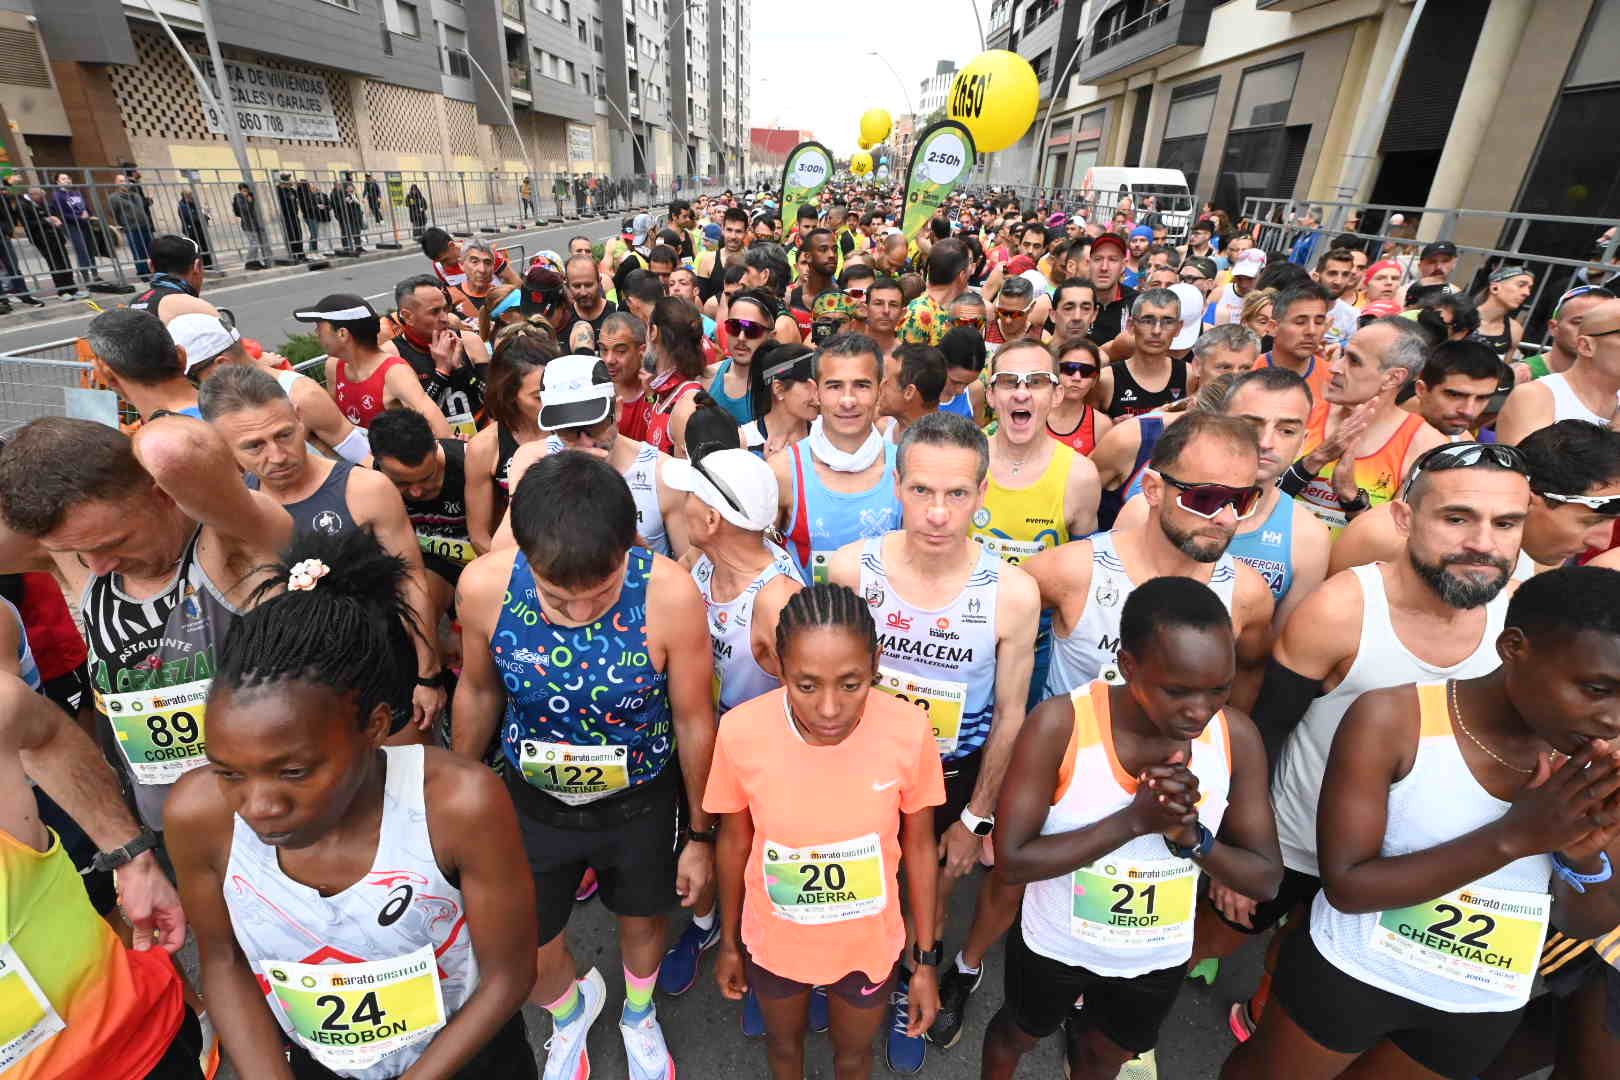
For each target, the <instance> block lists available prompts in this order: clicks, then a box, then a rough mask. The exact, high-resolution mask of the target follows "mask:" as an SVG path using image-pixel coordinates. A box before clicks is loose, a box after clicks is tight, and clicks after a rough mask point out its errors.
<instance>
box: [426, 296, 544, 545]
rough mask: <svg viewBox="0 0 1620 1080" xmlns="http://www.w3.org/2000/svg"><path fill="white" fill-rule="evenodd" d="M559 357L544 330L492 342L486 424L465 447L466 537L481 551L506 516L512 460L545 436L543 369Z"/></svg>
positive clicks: (523, 330)
mask: <svg viewBox="0 0 1620 1080" xmlns="http://www.w3.org/2000/svg"><path fill="white" fill-rule="evenodd" d="M560 355H562V350H561V349H559V348H558V347H557V339H556V338H554V337H552V335H551V332H550V331H549V330H547V329H545V328H544V327H539V326H532V325H526V326H515V327H512V328H510V329H508V330H504V331H502V332H501V334H500V336H499V337H497V338H496V339H495V349H494V353H493V355H492V356H491V357H490V364H489V391H488V393H487V394H486V395H485V397H484V412H485V414H486V415H487V416H488V417H489V420H490V422H489V424H488V425H486V426H485V427H484V429H483V430H481V431H480V432H479V433H478V434H477V435H475V436H473V439H472V441H471V442H469V443H468V444H467V466H466V467H467V535H468V537H470V538H471V540H472V542H473V546H474V547H475V548H478V549H479V550H482V551H488V550H489V549H490V545H491V544H492V542H493V541H494V538H495V528H496V526H497V525H499V524H500V521H501V516H502V515H503V514H505V513H506V503H507V498H508V495H509V493H510V490H511V489H510V486H509V485H508V483H507V470H508V468H510V466H511V461H512V455H513V454H516V453H517V451H518V447H520V446H523V445H525V444H527V443H531V442H534V441H536V440H537V439H540V438H541V437H542V436H543V435H544V432H542V431H541V430H540V383H541V379H542V378H543V377H544V375H545V367H546V364H547V363H549V362H550V361H552V360H554V359H556V358H557V357H558V356H560ZM435 434H437V433H435Z"/></svg>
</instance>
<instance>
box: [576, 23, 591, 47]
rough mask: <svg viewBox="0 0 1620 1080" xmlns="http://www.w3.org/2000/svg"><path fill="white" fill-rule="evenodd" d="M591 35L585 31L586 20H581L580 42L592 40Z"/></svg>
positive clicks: (584, 42)
mask: <svg viewBox="0 0 1620 1080" xmlns="http://www.w3.org/2000/svg"><path fill="white" fill-rule="evenodd" d="M590 40H591V39H590V35H588V34H587V33H586V32H585V20H584V19H580V20H579V43H580V44H581V45H584V44H586V43H588V42H589V41H590Z"/></svg>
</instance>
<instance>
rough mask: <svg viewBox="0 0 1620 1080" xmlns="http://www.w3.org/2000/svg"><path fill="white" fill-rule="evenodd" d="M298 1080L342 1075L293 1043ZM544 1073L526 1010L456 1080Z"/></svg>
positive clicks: (526, 1078) (528, 1078)
mask: <svg viewBox="0 0 1620 1080" xmlns="http://www.w3.org/2000/svg"><path fill="white" fill-rule="evenodd" d="M287 1063H288V1064H289V1065H291V1066H292V1074H293V1077H294V1080H339V1078H340V1074H338V1073H335V1072H333V1071H332V1070H331V1069H328V1068H327V1067H326V1066H325V1065H322V1064H321V1063H320V1062H318V1061H316V1060H315V1059H314V1058H312V1057H310V1056H309V1051H308V1050H305V1049H304V1048H303V1047H302V1046H299V1045H297V1044H296V1043H295V1044H293V1046H292V1048H291V1049H290V1050H288V1052H287ZM539 1075H540V1072H539V1069H538V1068H537V1067H536V1066H535V1063H534V1051H533V1050H532V1049H531V1048H530V1047H529V1031H528V1028H527V1027H526V1026H525V1025H524V1023H523V1010H521V1009H519V1010H518V1011H517V1012H515V1013H513V1014H512V1019H510V1020H508V1021H507V1022H506V1026H505V1027H503V1028H501V1030H499V1031H497V1032H496V1033H495V1037H494V1038H493V1039H491V1040H489V1042H487V1043H485V1044H484V1047H483V1049H482V1050H479V1051H478V1053H476V1054H474V1055H473V1056H472V1057H471V1058H469V1059H468V1060H467V1064H465V1065H463V1066H462V1067H461V1068H459V1069H457V1070H456V1071H455V1073H454V1076H455V1080H495V1078H496V1077H499V1078H500V1080H507V1078H508V1077H510V1078H511V1080H537V1078H538V1077H539Z"/></svg>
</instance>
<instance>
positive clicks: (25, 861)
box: [0, 675, 218, 1080]
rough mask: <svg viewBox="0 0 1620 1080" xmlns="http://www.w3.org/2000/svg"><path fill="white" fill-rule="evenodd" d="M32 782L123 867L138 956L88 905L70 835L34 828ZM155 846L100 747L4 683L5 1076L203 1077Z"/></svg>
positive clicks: (0, 1029)
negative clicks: (67, 842)
mask: <svg viewBox="0 0 1620 1080" xmlns="http://www.w3.org/2000/svg"><path fill="white" fill-rule="evenodd" d="M24 754H26V755H27V763H26V767H27V770H28V771H27V772H25V771H24V760H23V755H24ZM31 779H32V780H37V781H38V782H39V784H40V785H41V787H42V788H43V790H44V791H45V792H47V793H49V794H50V795H52V796H54V798H55V799H57V800H59V801H60V803H61V804H62V806H63V807H64V809H65V810H66V811H67V813H68V814H70V815H71V816H72V819H73V820H74V821H77V822H80V823H82V825H83V826H84V828H85V830H86V831H87V832H89V833H90V835H91V836H92V837H93V838H94V841H93V842H94V843H96V844H99V845H100V846H101V848H102V849H103V853H102V854H98V855H97V856H96V860H97V863H98V864H100V865H102V866H109V867H113V868H115V869H114V870H113V873H114V874H115V875H116V877H117V883H118V898H119V902H120V905H121V906H122V908H123V912H124V916H125V917H126V918H127V919H128V920H129V921H130V923H131V925H132V926H133V927H134V931H133V932H134V938H135V944H134V947H133V948H129V947H127V946H125V945H124V943H123V942H121V941H119V940H118V937H117V936H116V935H115V934H114V933H113V930H112V928H111V927H110V926H108V925H107V923H106V922H104V921H103V920H102V919H101V918H100V917H99V916H98V915H97V914H96V911H95V909H94V908H92V907H91V905H90V901H89V898H88V897H87V896H86V894H85V888H84V885H83V884H82V883H81V882H82V881H83V879H82V878H80V877H79V874H78V872H77V871H76V870H75V869H74V867H73V864H72V862H70V861H69V859H68V854H67V851H66V848H65V847H64V845H63V841H62V839H61V837H59V836H57V835H56V834H55V833H54V832H53V831H52V830H51V829H49V828H47V827H46V826H45V825H44V824H43V823H42V822H41V821H40V820H39V811H38V808H37V807H36V804H35V801H34V794H33V791H32V790H31V789H30V786H29V783H30V780H31ZM153 846H154V844H153V837H152V834H151V833H149V832H146V831H145V830H144V829H142V828H141V827H140V826H139V824H138V823H137V822H136V821H135V819H134V817H133V816H132V815H131V814H130V812H129V810H128V809H127V808H126V806H125V803H124V799H123V795H122V792H120V791H119V788H118V781H117V778H116V777H115V775H114V774H113V773H112V772H111V771H110V770H109V769H108V768H107V767H106V764H105V762H104V761H103V759H102V756H101V753H100V752H99V751H98V750H97V749H96V747H95V744H94V743H93V742H91V740H90V739H89V738H88V737H87V736H86V735H85V734H84V733H83V732H82V731H80V730H79V728H78V727H77V725H75V724H74V723H72V722H71V721H70V720H69V719H68V717H67V716H66V715H64V714H63V712H62V711H61V710H60V709H58V708H57V707H56V706H55V705H53V704H51V703H49V702H47V701H46V700H45V699H44V698H43V697H41V696H40V695H38V694H36V693H34V692H33V691H32V690H30V689H29V688H28V686H27V685H25V684H24V683H23V682H22V681H21V680H19V679H17V678H16V677H15V676H12V675H0V927H3V928H4V932H5V938H4V940H5V944H4V946H3V948H0V954H3V965H0V973H3V975H0V985H4V987H5V1012H4V1013H3V1014H0V1015H3V1017H4V1024H3V1026H0V1036H3V1041H0V1062H4V1063H5V1066H6V1070H7V1075H8V1076H11V1075H15V1076H16V1077H18V1078H19V1080H46V1078H56V1077H70V1076H73V1077H77V1076H94V1077H98V1078H101V1080H140V1078H142V1077H147V1078H151V1080H203V1077H204V1076H205V1075H206V1074H205V1073H204V1070H203V1069H202V1067H201V1066H200V1063H199V1060H198V1059H199V1055H200V1054H201V1052H202V1047H203V1037H202V1030H201V1027H200V1025H199V1022H198V1019H197V1016H196V1014H195V1013H193V1012H192V1011H191V1010H190V1009H189V1008H188V1007H187V1006H186V1003H185V1001H184V1000H183V998H182V990H181V982H180V973H179V971H178V969H177V968H176V967H175V965H174V963H173V961H171V960H170V958H169V954H170V953H172V952H175V951H176V950H178V949H179V948H180V946H181V945H183V944H185V940H186V918H185V913H184V912H182V911H181V909H180V898H179V897H178V896H177V895H175V892H174V888H173V886H171V885H170V884H169V881H168V879H167V878H165V877H164V876H163V869H162V867H161V866H160V865H159V864H158V859H157V855H156V853H155V852H154V851H152V850H151V848H152V847H153ZM153 945H157V946H160V947H159V948H152V946H153ZM217 1060H218V1059H217V1057H215V1058H214V1061H215V1062H217Z"/></svg>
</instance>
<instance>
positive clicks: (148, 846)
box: [90, 827, 158, 873]
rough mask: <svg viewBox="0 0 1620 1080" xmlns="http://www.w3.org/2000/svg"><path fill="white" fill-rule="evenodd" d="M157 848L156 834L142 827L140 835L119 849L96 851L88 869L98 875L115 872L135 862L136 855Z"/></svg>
mask: <svg viewBox="0 0 1620 1080" xmlns="http://www.w3.org/2000/svg"><path fill="white" fill-rule="evenodd" d="M157 846H158V837H157V833H155V832H153V831H152V830H151V829H148V828H145V827H142V829H141V831H140V835H138V836H136V837H135V839H133V840H131V841H130V842H129V843H127V844H125V845H124V846H123V847H121V848H113V849H112V850H111V851H98V852H96V854H95V858H93V859H91V860H90V869H91V870H93V871H95V872H97V873H100V872H101V871H104V870H117V869H118V868H119V867H121V866H128V865H129V864H130V863H131V862H134V861H135V857H136V856H137V855H141V854H144V853H145V852H148V851H151V850H152V849H153V848H155V847H157Z"/></svg>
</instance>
